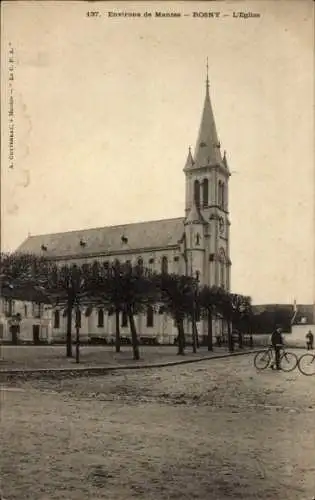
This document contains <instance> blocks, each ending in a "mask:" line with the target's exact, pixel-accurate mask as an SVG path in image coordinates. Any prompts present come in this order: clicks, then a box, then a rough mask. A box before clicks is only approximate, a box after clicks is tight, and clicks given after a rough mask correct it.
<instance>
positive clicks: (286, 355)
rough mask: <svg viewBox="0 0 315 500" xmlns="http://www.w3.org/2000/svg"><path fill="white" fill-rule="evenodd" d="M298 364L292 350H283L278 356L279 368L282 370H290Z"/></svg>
mask: <svg viewBox="0 0 315 500" xmlns="http://www.w3.org/2000/svg"><path fill="white" fill-rule="evenodd" d="M297 364H298V358H297V356H296V355H295V354H294V353H293V352H286V351H285V352H283V353H282V354H281V356H280V368H281V370H282V371H284V372H292V371H293V370H294V368H296V365H297Z"/></svg>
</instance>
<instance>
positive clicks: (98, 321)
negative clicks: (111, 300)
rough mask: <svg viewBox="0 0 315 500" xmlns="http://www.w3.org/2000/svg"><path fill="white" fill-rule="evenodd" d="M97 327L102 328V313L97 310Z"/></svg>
mask: <svg viewBox="0 0 315 500" xmlns="http://www.w3.org/2000/svg"><path fill="white" fill-rule="evenodd" d="M97 326H98V327H99V328H102V327H103V326H104V311H103V309H99V310H98V312H97Z"/></svg>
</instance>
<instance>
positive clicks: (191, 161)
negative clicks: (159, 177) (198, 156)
mask: <svg viewBox="0 0 315 500" xmlns="http://www.w3.org/2000/svg"><path fill="white" fill-rule="evenodd" d="M193 165H194V159H193V157H192V154H191V147H190V146H189V148H188V155H187V160H186V163H185V167H184V170H186V169H189V168H191V167H193Z"/></svg>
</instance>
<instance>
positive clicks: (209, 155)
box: [195, 59, 222, 167]
mask: <svg viewBox="0 0 315 500" xmlns="http://www.w3.org/2000/svg"><path fill="white" fill-rule="evenodd" d="M206 68H207V77H206V97H205V101H204V106H203V113H202V118H201V124H200V128H199V134H198V140H197V143H196V149H195V166H197V167H204V166H206V165H208V164H209V163H211V164H215V163H220V162H221V161H222V157H221V151H220V146H221V145H220V142H219V139H218V134H217V130H216V126H215V121H214V115H213V111H212V106H211V101H210V92H209V66H208V59H207V66H206Z"/></svg>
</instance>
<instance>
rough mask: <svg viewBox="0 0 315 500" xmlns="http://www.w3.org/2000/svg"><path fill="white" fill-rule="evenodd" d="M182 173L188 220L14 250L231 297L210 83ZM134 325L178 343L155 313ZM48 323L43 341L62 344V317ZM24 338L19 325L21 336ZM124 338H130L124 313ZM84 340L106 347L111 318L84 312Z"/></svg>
mask: <svg viewBox="0 0 315 500" xmlns="http://www.w3.org/2000/svg"><path fill="white" fill-rule="evenodd" d="M183 173H184V175H185V182H186V188H185V213H184V214H182V215H181V216H180V217H178V218H175V219H163V220H154V221H148V222H138V223H133V224H122V225H118V226H107V227H100V228H95V229H86V230H79V231H69V232H64V233H58V234H45V235H36V236H29V237H28V238H27V239H26V240H25V241H24V243H22V245H21V246H20V247H19V248H18V251H20V252H28V253H34V254H38V255H45V256H46V257H47V258H51V259H53V260H55V261H56V262H57V263H59V264H71V263H76V264H83V263H84V262H93V261H98V262H100V263H103V264H104V263H106V262H108V263H110V262H112V261H115V260H117V259H118V260H119V261H120V262H126V261H129V262H131V263H132V264H136V263H138V264H140V265H143V266H144V267H146V268H149V269H151V270H154V271H157V272H160V271H164V272H170V273H178V274H186V275H190V276H194V277H197V279H198V280H199V283H200V285H201V286H202V285H205V284H207V285H210V286H212V285H217V286H220V287H223V288H225V289H226V290H230V271H231V260H230V220H229V205H228V201H229V189H228V185H229V178H230V171H229V167H228V164H227V159H226V154H225V152H224V153H223V154H222V152H221V145H220V141H219V138H218V134H217V130H216V125H215V120H214V114H213V110H212V105H211V100H210V91H209V79H208V76H207V79H206V89H205V100H204V107H203V112H202V117H201V124H200V128H199V133H198V137H197V142H196V146H195V150H194V152H192V151H191V149H190V148H189V151H188V155H187V159H186V163H185V165H184V168H183ZM136 320H137V326H138V333H139V337H141V336H143V337H154V338H156V340H157V341H158V342H159V343H172V342H173V341H174V338H175V337H176V336H177V329H176V327H175V324H174V321H173V320H172V318H170V317H169V316H167V315H166V314H165V313H160V312H159V311H155V310H154V308H153V309H152V308H149V309H148V311H147V314H141V315H139V316H138V317H137V318H136ZM45 321H46V320H45ZM46 323H47V321H46ZM46 323H45V330H44V331H45V335H46V336H47V339H46V340H48V341H54V340H57V339H60V340H61V339H63V338H65V332H66V318H65V317H64V315H63V314H62V311H61V310H60V311H59V310H55V311H51V324H50V328H48V329H47V325H46ZM221 328H222V325H221V322H218V323H215V324H214V329H213V331H214V335H215V334H216V333H219V330H221ZM187 329H188V330H189V325H188V324H187ZM22 331H23V319H22V322H21V335H22ZM198 331H199V335H200V336H202V335H203V334H206V330H205V331H203V321H201V322H200V323H199V324H198ZM121 335H122V336H126V337H129V336H130V333H129V328H128V325H127V318H126V317H125V316H124V315H123V314H122V315H121ZM81 336H82V339H84V338H85V337H93V336H94V337H105V338H106V339H107V340H111V339H112V338H113V337H114V336H115V317H114V315H113V316H111V315H108V313H107V312H106V311H105V310H101V309H100V310H96V311H93V313H92V314H91V315H90V316H85V314H84V311H83V312H82V315H81Z"/></svg>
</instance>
